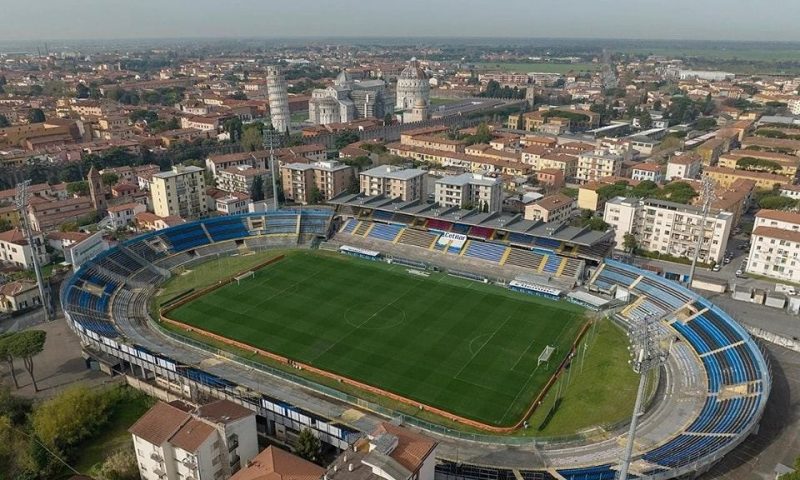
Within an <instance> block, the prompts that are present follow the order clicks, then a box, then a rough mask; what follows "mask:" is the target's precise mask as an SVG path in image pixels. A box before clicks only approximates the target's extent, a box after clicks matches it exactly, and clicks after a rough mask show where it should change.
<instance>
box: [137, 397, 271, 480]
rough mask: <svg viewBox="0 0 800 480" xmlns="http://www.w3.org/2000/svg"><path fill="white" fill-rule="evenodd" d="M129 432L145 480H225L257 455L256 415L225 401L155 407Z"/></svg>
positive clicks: (167, 404)
mask: <svg viewBox="0 0 800 480" xmlns="http://www.w3.org/2000/svg"><path fill="white" fill-rule="evenodd" d="M128 431H129V432H130V433H131V435H132V436H133V445H134V448H135V450H136V460H137V463H138V465H139V474H140V476H141V478H142V479H143V480H189V479H193V480H203V479H211V480H223V479H227V478H230V476H231V475H232V474H234V473H236V472H237V471H239V470H240V469H241V468H242V467H244V466H246V465H247V463H248V462H249V461H250V460H251V459H253V458H254V457H255V456H256V454H257V453H258V441H257V438H256V418H255V413H254V412H253V411H252V410H249V409H247V408H245V407H242V406H241V405H238V404H236V403H233V402H231V401H229V400H217V401H215V402H212V403H209V404H207V405H203V406H201V407H198V408H193V407H191V406H189V405H186V404H184V403H181V402H171V403H164V402H158V403H157V404H156V405H155V406H154V407H153V408H151V409H150V410H148V411H147V413H145V414H144V415H143V416H142V417H141V418H139V420H137V421H136V423H134V424H133V426H131V428H129V429H128Z"/></svg>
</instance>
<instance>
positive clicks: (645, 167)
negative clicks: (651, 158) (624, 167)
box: [631, 163, 664, 183]
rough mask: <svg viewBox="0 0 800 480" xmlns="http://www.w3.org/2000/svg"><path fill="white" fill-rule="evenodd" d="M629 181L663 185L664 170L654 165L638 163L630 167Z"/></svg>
mask: <svg viewBox="0 0 800 480" xmlns="http://www.w3.org/2000/svg"><path fill="white" fill-rule="evenodd" d="M631 179H633V180H639V181H645V180H649V181H651V182H656V183H664V168H663V167H662V166H661V165H658V164H655V163H640V164H639V165H635V166H633V167H631Z"/></svg>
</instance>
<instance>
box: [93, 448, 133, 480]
mask: <svg viewBox="0 0 800 480" xmlns="http://www.w3.org/2000/svg"><path fill="white" fill-rule="evenodd" d="M96 477H97V478H98V479H99V480H138V479H139V478H140V477H139V466H138V465H137V462H136V453H135V452H134V450H133V445H132V444H130V443H129V444H128V446H127V447H126V448H122V449H119V450H117V451H116V452H114V453H112V454H111V455H110V456H109V457H108V458H106V461H105V462H103V465H102V466H101V467H100V469H99V471H98V472H97V475H96Z"/></svg>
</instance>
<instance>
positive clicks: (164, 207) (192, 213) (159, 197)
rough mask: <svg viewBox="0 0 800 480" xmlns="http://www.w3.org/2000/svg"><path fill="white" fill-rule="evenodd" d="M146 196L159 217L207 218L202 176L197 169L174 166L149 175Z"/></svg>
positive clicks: (206, 203)
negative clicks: (151, 179)
mask: <svg viewBox="0 0 800 480" xmlns="http://www.w3.org/2000/svg"><path fill="white" fill-rule="evenodd" d="M150 194H151V196H152V203H153V210H154V212H155V214H156V215H158V216H159V217H170V216H178V217H181V218H184V219H192V218H198V217H203V216H205V215H207V214H208V202H207V201H206V180H205V172H204V170H203V169H202V168H200V167H194V166H184V165H177V166H175V167H172V170H171V171H169V172H161V173H157V174H155V175H153V181H152V183H151V186H150Z"/></svg>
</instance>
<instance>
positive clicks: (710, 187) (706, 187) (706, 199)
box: [686, 176, 716, 287]
mask: <svg viewBox="0 0 800 480" xmlns="http://www.w3.org/2000/svg"><path fill="white" fill-rule="evenodd" d="M715 198H716V196H715V195H714V181H713V180H711V178H709V177H707V176H706V177H703V218H702V220H700V234H699V235H698V236H697V245H695V247H694V255H693V256H692V266H691V268H690V269H689V278H688V279H687V281H686V283H687V285H688V286H689V287H691V286H692V281H693V280H694V271H695V270H696V269H697V258H698V257H699V256H700V249H701V248H703V240H705V237H706V219H708V211H709V210H710V209H711V204H712V203H713V202H714V200H715Z"/></svg>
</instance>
